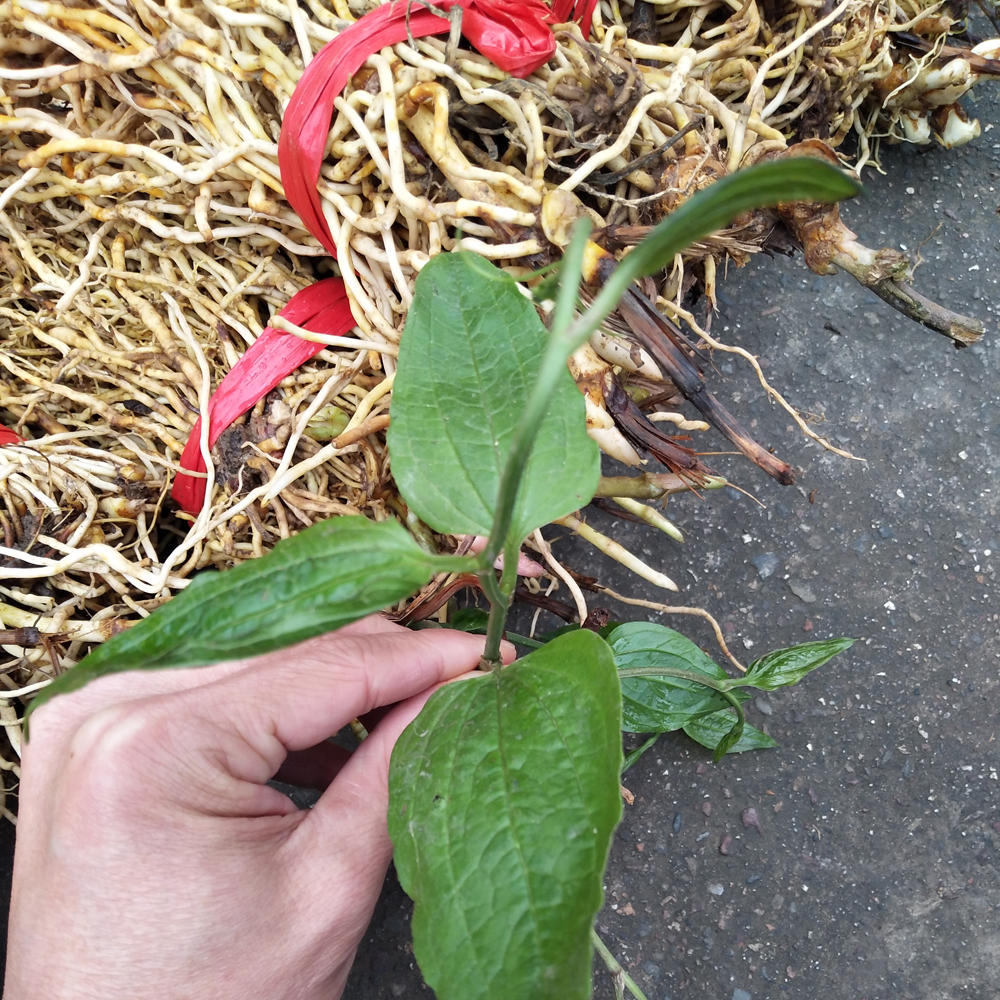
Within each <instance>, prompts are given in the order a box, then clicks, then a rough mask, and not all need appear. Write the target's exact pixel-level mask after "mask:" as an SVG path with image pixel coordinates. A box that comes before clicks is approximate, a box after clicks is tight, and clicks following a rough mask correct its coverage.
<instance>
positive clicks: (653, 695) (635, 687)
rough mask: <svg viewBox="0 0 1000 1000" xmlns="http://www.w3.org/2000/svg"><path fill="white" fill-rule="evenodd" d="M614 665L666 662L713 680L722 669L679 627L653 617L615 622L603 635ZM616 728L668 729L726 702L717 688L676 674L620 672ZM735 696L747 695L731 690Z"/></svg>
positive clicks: (724, 677)
mask: <svg viewBox="0 0 1000 1000" xmlns="http://www.w3.org/2000/svg"><path fill="white" fill-rule="evenodd" d="M608 643H609V645H610V646H611V649H612V652H613V653H614V654H615V666H616V667H618V669H619V670H621V669H623V668H625V667H648V666H655V667H668V668H671V669H674V670H690V671H694V672H695V673H702V674H705V675H706V676H707V677H710V678H713V679H714V680H717V681H726V680H729V676H728V674H726V672H725V671H724V670H723V669H722V668H721V667H720V666H719V665H718V664H717V663H716V662H715V661H714V660H713V659H711V658H710V657H709V656H706V655H705V653H703V652H702V651H701V650H700V649H699V648H698V647H697V646H696V645H695V644H694V643H693V642H691V641H690V640H689V639H685V638H684V636H682V635H681V634H680V633H679V632H675V631H674V630H673V629H670V628H665V627H664V626H663V625H656V624H654V623H653V622H627V623H626V624H625V625H619V626H618V627H617V628H616V629H615V630H614V631H613V632H612V633H611V636H610V638H609V639H608ZM621 688H622V729H624V730H625V731H626V732H629V733H668V732H671V731H672V730H674V729H681V728H682V727H683V726H685V725H687V724H688V723H689V722H691V721H692V720H694V719H697V718H698V717H699V716H702V715H708V714H710V713H711V712H717V711H719V710H720V709H723V708H725V707H726V706H728V705H729V702H728V701H727V700H726V699H725V698H724V697H723V696H722V695H721V694H720V693H719V692H717V691H713V690H712V689H711V688H707V687H705V686H704V685H703V684H698V683H697V682H695V681H691V680H686V679H684V678H680V677H662V678H661V677H623V678H622V679H621ZM733 693H734V694H735V695H736V697H737V698H740V700H741V701H745V700H746V699H747V698H748V697H749V695H747V694H745V693H742V692H735V691H734V692H733Z"/></svg>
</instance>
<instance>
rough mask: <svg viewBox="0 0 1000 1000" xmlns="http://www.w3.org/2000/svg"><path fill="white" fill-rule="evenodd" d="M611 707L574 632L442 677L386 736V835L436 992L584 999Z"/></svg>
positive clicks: (600, 660)
mask: <svg viewBox="0 0 1000 1000" xmlns="http://www.w3.org/2000/svg"><path fill="white" fill-rule="evenodd" d="M618 706H619V693H618V681H617V677H616V675H615V669H614V662H613V660H612V657H611V652H610V650H609V649H608V647H607V645H606V643H605V642H604V641H603V640H602V639H600V637H598V636H597V635H595V634H594V633H593V632H588V631H586V630H582V631H577V632H572V633H570V634H568V635H565V636H561V637H560V638H558V639H555V640H553V641H552V642H550V643H548V644H546V645H545V646H544V647H542V648H541V649H539V650H537V651H536V652H533V653H531V654H530V655H529V656H527V657H525V658H524V659H523V660H518V661H517V662H516V663H514V664H513V665H512V666H509V667H507V668H506V669H504V670H502V671H500V672H498V673H492V674H484V675H483V676H481V677H476V678H474V679H471V680H467V681H462V682H460V683H457V684H450V685H447V686H446V687H443V688H441V689H440V690H439V691H438V692H436V693H435V694H434V696H433V697H432V698H431V699H430V701H428V703H427V705H426V706H425V707H424V710H423V711H422V712H421V713H420V715H419V716H418V718H417V719H416V720H415V721H414V722H413V723H412V724H411V725H410V727H409V728H408V729H407V730H406V731H405V732H404V733H403V735H402V737H401V738H400V739H399V741H398V742H397V744H396V748H395V750H394V751H393V755H392V767H391V770H390V775H389V796H390V805H389V833H390V834H391V836H392V840H393V844H394V845H395V849H396V853H395V861H396V871H397V873H398V874H399V879H400V882H401V884H402V886H403V888H404V889H405V890H406V891H407V892H408V893H409V894H410V896H411V897H413V900H414V902H415V904H416V906H415V909H414V912H413V950H414V954H415V955H416V957H417V961H418V962H419V963H420V969H421V971H422V972H423V974H424V978H425V980H426V981H427V984H428V985H429V986H431V987H432V988H433V989H434V990H435V992H436V993H437V996H438V997H439V1000H525V998H528V997H530V998H531V1000H547V998H550V1000H586V998H588V997H589V996H590V970H591V945H590V930H591V925H592V923H593V919H594V916H595V914H596V913H597V910H598V909H599V908H600V905H601V901H602V895H603V894H602V890H601V877H602V875H603V872H604V866H605V863H606V861H607V857H608V849H609V845H610V840H611V834H612V832H613V831H614V828H615V825H616V824H617V822H618V820H619V818H620V816H621V797H620V795H619V787H618V780H619V779H618V773H619V767H620V766H621V759H622V757H621V736H620V733H619V721H620V720H619V710H618Z"/></svg>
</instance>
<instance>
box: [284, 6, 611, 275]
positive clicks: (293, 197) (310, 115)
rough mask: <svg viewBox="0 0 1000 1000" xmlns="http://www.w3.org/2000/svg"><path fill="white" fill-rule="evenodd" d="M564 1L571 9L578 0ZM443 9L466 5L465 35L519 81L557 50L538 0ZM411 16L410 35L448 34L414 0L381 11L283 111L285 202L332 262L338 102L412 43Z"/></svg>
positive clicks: (336, 42) (358, 27) (443, 22)
mask: <svg viewBox="0 0 1000 1000" xmlns="http://www.w3.org/2000/svg"><path fill="white" fill-rule="evenodd" d="M558 2H560V3H561V4H562V6H566V5H567V3H573V2H574V0H558ZM592 2H594V3H596V2H597V0H592ZM438 6H440V8H441V9H442V10H443V11H448V10H450V9H451V8H452V7H456V6H457V7H461V8H462V9H463V10H462V34H464V35H465V36H466V38H468V39H469V41H470V42H472V44H473V45H475V47H476V48H477V49H478V50H479V51H480V52H482V54H483V55H485V56H487V57H489V58H490V59H491V60H492V61H493V62H494V63H496V65H497V66H499V67H500V69H502V70H505V71H506V72H508V73H512V74H513V75H514V76H520V77H524V76H528V75H529V74H530V73H533V72H534V71H535V70H536V69H538V67H539V66H541V65H542V64H543V63H544V62H545V61H546V60H547V59H549V58H550V57H551V55H552V53H553V52H555V48H556V40H555V36H554V35H553V34H552V30H551V28H550V27H549V24H550V23H555V22H556V21H557V19H556V16H555V13H554V12H553V11H552V10H550V9H549V8H548V7H546V6H545V4H543V3H541V2H540V0H438ZM407 17H409V37H411V38H422V37H423V36H425V35H443V34H444V33H445V32H447V31H448V30H449V28H450V24H449V22H448V19H447V18H445V17H441V16H439V15H437V14H434V13H432V12H431V11H429V10H427V8H426V7H422V6H420V5H419V4H418V3H416V2H411V0H399V2H395V3H387V4H383V5H382V6H381V7H376V8H375V10H373V11H371V12H369V13H368V14H365V16H364V17H362V18H360V19H359V20H357V21H355V22H354V24H352V25H351V26H350V27H349V28H346V29H345V30H344V31H342V32H341V33H340V34H339V35H338V36H337V37H336V38H335V39H333V41H331V42H328V43H327V44H326V45H324V46H323V48H322V49H320V51H319V52H317V53H316V56H315V58H314V59H313V61H312V62H311V63H310V64H309V67H308V69H306V71H305V73H303V74H302V79H301V80H299V83H298V86H297V87H296V88H295V93H294V94H292V99H291V100H290V101H289V102H288V107H287V108H286V109H285V115H284V120H283V121H282V125H281V137H280V139H279V140H278V166H279V168H280V170H281V183H282V184H283V185H284V188H285V197H286V198H287V199H288V201H289V203H290V204H291V206H292V208H294V209H295V211H296V212H298V214H299V217H300V218H301V219H302V221H303V222H304V223H305V226H306V228H307V229H308V230H309V232H311V233H312V234H313V236H315V237H316V239H318V240H319V241H320V243H322V244H323V246H324V247H326V249H327V251H328V252H329V253H330V254H331V256H333V257H336V256H337V248H336V246H335V245H334V242H333V236H332V235H331V234H330V229H329V227H328V226H327V224H326V219H325V218H324V216H323V209H322V203H321V201H320V196H319V192H318V191H317V190H316V184H317V182H318V181H319V171H320V167H321V166H322V164H323V154H324V151H325V149H326V139H327V136H328V135H329V133H330V121H331V119H332V117H333V103H334V101H335V100H336V99H337V98H338V97H339V96H340V94H341V92H342V91H343V89H344V87H346V86H347V81H348V80H350V78H351V77H352V76H353V75H354V74H355V73H357V71H358V70H359V69H361V67H362V66H363V65H364V62H365V60H366V59H367V58H368V57H369V56H370V55H371V54H372V53H373V52H378V51H379V50H380V49H382V48H384V47H385V46H387V45H395V44H396V43H397V42H405V41H406V40H407V37H408V36H407Z"/></svg>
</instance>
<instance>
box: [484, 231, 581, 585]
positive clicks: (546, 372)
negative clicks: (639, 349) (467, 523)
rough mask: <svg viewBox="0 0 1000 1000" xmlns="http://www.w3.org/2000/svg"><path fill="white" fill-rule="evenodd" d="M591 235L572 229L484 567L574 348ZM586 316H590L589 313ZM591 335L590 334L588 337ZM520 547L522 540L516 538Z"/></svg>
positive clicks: (499, 542) (503, 535) (496, 549)
mask: <svg viewBox="0 0 1000 1000" xmlns="http://www.w3.org/2000/svg"><path fill="white" fill-rule="evenodd" d="M589 232H590V222H589V219H588V220H585V221H584V223H583V224H581V223H577V225H576V226H575V227H574V229H573V239H572V241H571V242H570V245H569V246H568V247H567V249H566V253H565V255H564V256H563V262H562V267H561V268H560V274H559V296H558V300H557V302H556V308H555V323H556V326H555V327H554V329H553V332H552V336H551V337H550V338H549V342H548V345H547V346H546V348H545V353H544V354H543V355H542V363H541V365H540V367H539V370H538V376H537V378H536V379H535V384H534V386H532V389H531V395H530V396H529V397H528V403H527V406H525V408H524V413H523V414H522V415H521V419H520V421H518V425H517V427H516V428H515V429H514V436H513V438H512V440H511V443H510V451H509V452H508V453H507V461H506V462H505V463H504V467H503V474H502V475H501V477H500V488H499V491H498V493H497V506H496V514H495V516H494V520H493V530H492V531H491V532H490V537H489V539H488V540H487V542H486V548H485V549H484V550H483V552H482V554H481V558H482V559H483V565H484V566H491V565H493V561H494V560H495V559H496V557H497V556H498V555H500V552H501V551H502V550H503V548H504V546H505V545H506V544H507V542H508V539H507V534H508V532H509V531H510V525H511V521H512V520H513V519H514V505H515V503H516V501H517V490H518V487H519V486H520V485H521V480H522V479H523V478H524V469H525V467H526V466H527V464H528V458H529V457H530V456H531V448H532V446H533V445H534V443H535V437H536V436H537V434H538V429H539V427H540V426H541V424H542V420H543V419H544V417H545V414H546V412H547V411H548V408H549V403H550V401H551V398H552V388H553V386H555V384H556V380H557V379H558V378H559V376H560V375H561V374H562V372H563V370H564V369H565V367H566V362H567V360H568V359H569V356H570V354H572V353H573V351H574V350H575V349H576V348H575V346H573V347H569V348H568V349H567V342H566V338H565V334H564V332H563V331H564V329H565V327H566V326H568V325H569V323H570V321H571V319H572V316H573V309H574V306H575V304H576V298H577V293H578V291H579V288H580V275H581V274H582V271H583V264H582V261H583V253H584V250H585V248H586V244H587V236H588V234H589ZM587 314H588V315H589V314H590V310H588V312H587ZM599 322H600V321H599V320H595V321H594V324H593V327H592V328H591V329H592V330H593V329H597V324H598V323H599ZM588 335H589V334H588ZM517 542H518V544H520V542H521V539H517Z"/></svg>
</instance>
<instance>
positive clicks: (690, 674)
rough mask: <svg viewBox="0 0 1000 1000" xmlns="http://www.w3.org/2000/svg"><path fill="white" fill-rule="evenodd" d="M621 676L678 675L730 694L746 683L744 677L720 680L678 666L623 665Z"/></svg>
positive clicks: (619, 674) (619, 672) (680, 677)
mask: <svg viewBox="0 0 1000 1000" xmlns="http://www.w3.org/2000/svg"><path fill="white" fill-rule="evenodd" d="M618 676H619V678H621V677H677V678H679V679H680V680H682V681H694V682H695V684H704V685H705V687H709V688H711V689H712V690H713V691H718V692H719V694H728V693H729V689H730V688H732V687H736V686H738V685H739V684H743V683H746V682H745V681H744V680H743V678H742V677H727V678H726V679H725V680H724V681H720V680H719V679H718V678H716V677H709V676H708V674H703V673H700V672H699V671H697V670H680V669H679V668H677V667H621V668H620V669H619V671H618Z"/></svg>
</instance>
